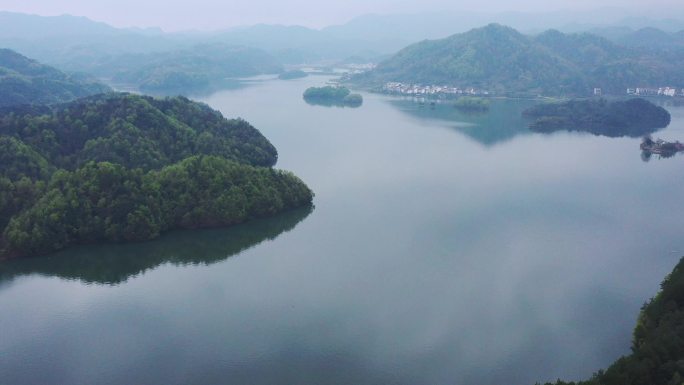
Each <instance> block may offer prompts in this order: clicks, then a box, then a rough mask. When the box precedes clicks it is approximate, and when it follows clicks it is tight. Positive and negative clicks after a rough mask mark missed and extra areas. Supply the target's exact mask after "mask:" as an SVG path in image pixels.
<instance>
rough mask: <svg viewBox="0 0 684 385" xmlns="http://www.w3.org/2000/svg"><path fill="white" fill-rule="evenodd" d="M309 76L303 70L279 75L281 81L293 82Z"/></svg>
mask: <svg viewBox="0 0 684 385" xmlns="http://www.w3.org/2000/svg"><path fill="white" fill-rule="evenodd" d="M307 76H309V74H307V73H306V72H304V71H302V70H292V71H285V72H283V73H281V74H280V75H278V79H280V80H292V79H301V78H305V77H307Z"/></svg>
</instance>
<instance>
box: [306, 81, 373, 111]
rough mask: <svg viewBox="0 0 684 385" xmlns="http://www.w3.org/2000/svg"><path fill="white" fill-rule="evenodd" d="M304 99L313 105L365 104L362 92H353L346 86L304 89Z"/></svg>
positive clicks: (346, 105) (349, 105)
mask: <svg viewBox="0 0 684 385" xmlns="http://www.w3.org/2000/svg"><path fill="white" fill-rule="evenodd" d="M304 100H305V101H306V102H307V103H309V104H313V105H323V106H339V107H359V106H361V104H363V97H362V96H361V95H360V94H352V93H351V91H349V89H348V88H346V87H334V86H325V87H310V88H307V90H306V91H304Z"/></svg>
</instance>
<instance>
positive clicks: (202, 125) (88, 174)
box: [0, 94, 313, 256]
mask: <svg viewBox="0 0 684 385" xmlns="http://www.w3.org/2000/svg"><path fill="white" fill-rule="evenodd" d="M24 112H26V111H22V110H17V111H12V110H8V111H5V112H4V114H3V115H1V116H0V150H2V153H0V160H1V161H2V162H1V163H0V229H2V236H1V237H0V249H2V251H0V256H2V255H5V256H9V255H12V256H13V255H34V254H41V253H46V252H50V251H53V250H58V249H61V248H64V247H66V246H68V245H70V244H74V243H83V242H97V241H140V240H147V239H151V238H154V237H156V236H158V235H159V234H160V233H161V232H163V231H166V230H169V229H174V228H198V227H213V226H226V225H232V224H236V223H241V222H244V221H246V220H249V219H251V218H257V217H264V216H270V215H273V214H275V213H278V212H280V211H283V210H286V209H289V208H294V207H299V206H303V205H306V204H309V203H311V200H312V197H313V193H312V192H311V190H309V188H308V187H307V186H306V185H305V184H304V183H303V182H302V181H301V180H299V178H297V177H296V176H294V175H293V174H291V173H288V172H285V171H279V170H274V169H273V168H272V166H273V165H274V164H275V163H276V160H277V152H276V150H275V148H274V147H273V146H272V145H271V143H270V142H268V140H267V139H266V138H264V137H263V135H261V133H260V132H259V131H257V130H256V129H255V128H254V127H252V126H251V125H249V123H247V122H245V121H244V120H240V119H233V120H228V119H225V118H224V117H223V116H222V115H221V114H220V113H219V112H217V111H214V110H212V109H211V108H209V107H208V106H206V105H203V104H200V103H196V102H192V101H190V100H188V99H185V98H183V97H176V98H166V99H154V98H151V97H145V96H136V95H128V94H109V95H103V96H97V97H91V98H87V99H84V100H79V101H77V102H72V103H69V104H65V105H59V106H56V107H52V108H49V109H47V112H45V111H38V112H35V113H30V112H29V113H24Z"/></svg>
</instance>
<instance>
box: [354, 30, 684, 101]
mask: <svg viewBox="0 0 684 385" xmlns="http://www.w3.org/2000/svg"><path fill="white" fill-rule="evenodd" d="M669 59H671V58H669ZM669 59H666V58H662V57H660V56H658V55H648V54H643V53H640V51H636V50H631V49H629V48H625V47H622V46H619V45H617V44H615V43H612V42H610V41H608V40H607V39H605V38H601V37H598V36H595V35H591V34H563V33H561V32H558V31H548V32H546V33H543V34H541V35H539V36H537V37H532V36H527V35H523V34H521V33H520V32H518V31H516V30H515V29H513V28H510V27H504V26H501V25H498V24H490V25H488V26H486V27H483V28H477V29H473V30H471V31H469V32H466V33H462V34H456V35H453V36H450V37H448V38H445V39H439V40H426V41H423V42H420V43H416V44H413V45H410V46H408V47H406V48H404V49H403V50H401V51H400V52H399V53H397V54H396V55H395V56H393V57H392V58H390V59H388V60H386V61H384V62H382V63H380V64H379V65H378V67H377V68H376V69H375V70H374V71H371V72H369V73H366V74H362V75H359V76H357V77H355V78H354V79H353V81H355V82H359V83H363V84H366V85H375V86H377V85H379V84H382V83H384V82H388V81H399V82H406V83H422V84H450V85H455V86H460V87H463V88H466V87H474V88H479V89H483V90H488V91H490V92H494V93H496V94H500V95H538V94H543V95H566V94H576V95H586V94H588V93H589V92H590V90H591V89H593V88H594V87H597V88H603V89H604V91H605V92H609V93H614V94H624V92H625V90H626V88H628V87H639V86H641V87H643V86H656V87H657V86H664V85H672V86H677V87H681V86H684V76H683V75H682V74H683V73H684V71H682V70H683V66H682V64H681V63H682V61H681V60H669Z"/></svg>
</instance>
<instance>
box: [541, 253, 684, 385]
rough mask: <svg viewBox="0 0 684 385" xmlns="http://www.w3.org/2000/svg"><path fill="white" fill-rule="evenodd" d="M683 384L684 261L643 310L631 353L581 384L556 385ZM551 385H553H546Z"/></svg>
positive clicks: (557, 383)
mask: <svg viewBox="0 0 684 385" xmlns="http://www.w3.org/2000/svg"><path fill="white" fill-rule="evenodd" d="M682 382H684V258H683V259H682V260H680V261H679V263H678V264H677V266H676V267H675V268H674V270H673V271H672V273H670V275H668V276H667V278H665V280H664V281H663V283H662V284H661V290H660V293H658V295H656V296H655V297H654V298H653V299H651V300H650V301H649V302H648V303H647V304H645V305H644V306H643V308H642V309H641V313H640V315H639V319H638V320H637V325H636V327H635V328H634V336H633V340H632V352H631V354H629V355H626V356H624V357H621V358H620V359H618V360H617V361H616V362H615V363H613V364H612V365H611V366H609V367H608V369H606V370H601V371H599V372H598V373H596V374H595V375H594V376H593V377H592V378H591V379H589V380H587V381H580V382H577V383H575V382H563V381H560V380H559V381H558V382H556V383H555V384H556V385H677V384H681V383H682ZM547 385H551V384H547Z"/></svg>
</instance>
